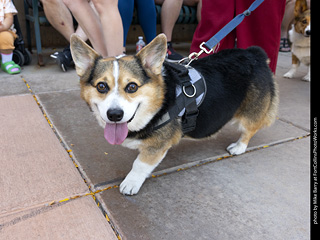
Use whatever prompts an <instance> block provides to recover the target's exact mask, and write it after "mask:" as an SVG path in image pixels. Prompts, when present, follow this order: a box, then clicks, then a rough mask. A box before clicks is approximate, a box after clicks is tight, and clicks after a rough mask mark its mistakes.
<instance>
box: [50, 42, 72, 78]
mask: <svg viewBox="0 0 320 240" xmlns="http://www.w3.org/2000/svg"><path fill="white" fill-rule="evenodd" d="M50 57H52V58H54V59H56V60H57V63H58V65H59V66H60V68H61V70H62V71H64V72H66V71H68V67H71V65H72V64H73V60H72V55H71V51H70V46H68V47H66V48H65V49H63V51H62V52H55V53H54V54H51V55H50Z"/></svg>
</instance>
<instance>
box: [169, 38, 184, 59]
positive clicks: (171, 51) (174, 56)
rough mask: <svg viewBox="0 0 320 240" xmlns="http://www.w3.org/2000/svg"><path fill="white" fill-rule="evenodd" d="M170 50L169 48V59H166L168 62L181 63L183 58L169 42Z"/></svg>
mask: <svg viewBox="0 0 320 240" xmlns="http://www.w3.org/2000/svg"><path fill="white" fill-rule="evenodd" d="M167 46H168V48H167V57H166V60H167V61H168V62H179V61H180V60H181V59H182V58H183V56H182V55H180V54H179V53H177V52H176V51H175V50H174V49H173V47H172V43H171V42H168V44H167Z"/></svg>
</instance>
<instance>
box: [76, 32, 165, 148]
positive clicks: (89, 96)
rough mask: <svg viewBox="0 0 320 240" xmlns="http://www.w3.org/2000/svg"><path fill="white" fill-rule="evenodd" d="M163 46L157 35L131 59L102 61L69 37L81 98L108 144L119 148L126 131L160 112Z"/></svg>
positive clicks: (93, 52)
mask: <svg viewBox="0 0 320 240" xmlns="http://www.w3.org/2000/svg"><path fill="white" fill-rule="evenodd" d="M166 42H167V40H166V36H165V35H164V34H160V35H159V36H157V37H156V38H155V39H154V40H153V41H152V42H151V43H150V44H148V45H147V46H145V47H144V48H143V49H142V50H141V51H140V52H139V53H137V54H136V55H135V56H120V57H110V58H102V57H101V56H100V55H99V54H98V53H97V52H96V51H94V50H93V49H92V48H91V47H89V46H88V45H87V44H86V43H85V42H84V41H82V40H81V39H80V38H79V37H78V36H77V35H75V34H74V35H72V36H71V53H72V57H73V60H74V63H75V65H76V71H77V74H78V75H79V77H80V85H81V97H82V98H83V99H84V100H85V101H86V102H87V103H88V105H89V106H90V108H91V109H92V111H93V112H94V113H95V115H96V117H97V119H98V122H99V124H100V125H101V126H102V127H103V128H104V129H105V130H104V135H105V138H106V139H107V141H108V142H109V143H111V144H121V143H122V142H123V141H124V140H125V138H126V137H127V134H128V131H139V130H141V129H143V128H144V127H145V126H146V125H147V124H148V123H149V122H150V120H151V119H152V118H153V117H154V116H155V115H156V113H157V112H158V111H159V110H160V109H161V107H162V103H163V101H164V95H165V86H164V80H163V78H162V75H161V72H162V64H163V62H164V59H165V56H166V52H167V44H166Z"/></svg>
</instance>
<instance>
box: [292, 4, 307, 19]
mask: <svg viewBox="0 0 320 240" xmlns="http://www.w3.org/2000/svg"><path fill="white" fill-rule="evenodd" d="M306 10H308V5H307V0H296V5H295V7H294V16H295V17H298V16H299V15H300V14H301V13H303V12H304V11H306Z"/></svg>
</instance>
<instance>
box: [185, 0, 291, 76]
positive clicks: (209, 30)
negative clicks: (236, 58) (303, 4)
mask: <svg viewBox="0 0 320 240" xmlns="http://www.w3.org/2000/svg"><path fill="white" fill-rule="evenodd" d="M253 2H254V0H202V9H201V21H200V23H199V24H198V26H197V29H196V31H195V33H194V35H193V40H192V44H191V49H190V52H199V51H200V49H199V45H200V44H201V43H202V42H206V41H208V40H209V39H210V38H211V37H212V36H213V35H214V34H216V33H217V32H218V31H219V30H220V29H221V28H223V27H224V26H225V25H226V24H227V23H228V22H229V21H230V20H231V19H233V18H234V17H235V16H236V15H238V14H240V13H242V12H244V11H245V10H247V9H248V8H249V7H250V5H251V4H252V3H253ZM285 5H286V0H265V1H264V2H263V3H261V5H260V6H259V7H258V8H257V9H256V10H254V11H253V12H252V13H251V15H250V16H247V17H245V18H244V20H243V21H242V23H240V25H239V26H238V27H237V28H236V29H234V30H233V31H232V32H231V33H229V34H228V35H227V36H226V37H225V38H224V39H222V40H221V41H220V43H219V46H218V49H217V50H216V51H220V50H222V49H226V48H234V46H235V40H236V39H237V47H238V48H247V47H250V46H260V47H262V48H263V49H264V50H265V51H266V53H267V55H268V57H269V59H270V64H269V66H270V68H271V70H272V72H273V73H275V71H276V66H277V60H278V52H279V47H280V33H281V22H282V18H283V15H284V10H285ZM204 56H206V54H203V55H201V57H204Z"/></svg>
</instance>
